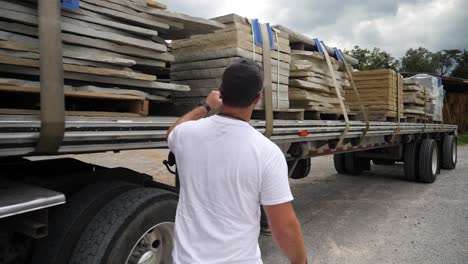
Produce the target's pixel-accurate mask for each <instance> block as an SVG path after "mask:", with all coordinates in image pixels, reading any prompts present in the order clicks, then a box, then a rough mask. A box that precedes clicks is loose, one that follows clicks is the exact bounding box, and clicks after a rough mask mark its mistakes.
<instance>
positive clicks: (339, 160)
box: [333, 154, 346, 174]
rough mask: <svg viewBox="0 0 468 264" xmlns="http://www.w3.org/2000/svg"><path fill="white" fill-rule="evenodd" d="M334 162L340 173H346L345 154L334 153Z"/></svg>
mask: <svg viewBox="0 0 468 264" xmlns="http://www.w3.org/2000/svg"><path fill="white" fill-rule="evenodd" d="M333 163H334V165H335V170H336V172H338V173H339V174H346V168H345V157H344V154H335V155H333Z"/></svg>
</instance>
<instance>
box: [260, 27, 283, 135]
mask: <svg viewBox="0 0 468 264" xmlns="http://www.w3.org/2000/svg"><path fill="white" fill-rule="evenodd" d="M261 31H262V41H263V47H262V48H263V49H262V50H263V76H264V80H263V88H264V89H263V98H264V102H265V105H264V108H265V136H266V137H267V138H270V137H271V135H272V134H273V90H272V87H271V53H270V48H271V45H270V43H271V42H270V31H269V30H268V26H267V25H266V24H261ZM278 89H279V87H278Z"/></svg>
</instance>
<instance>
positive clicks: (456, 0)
mask: <svg viewBox="0 0 468 264" xmlns="http://www.w3.org/2000/svg"><path fill="white" fill-rule="evenodd" d="M168 4H169V8H170V9H171V10H174V11H179V12H184V13H187V14H190V15H194V16H200V17H204V18H211V17H215V16H220V15H226V14H230V13H237V14H239V15H242V16H246V17H249V18H259V19H260V20H261V21H262V22H271V23H272V24H283V25H285V26H287V27H289V28H291V29H294V30H296V31H298V32H301V33H303V34H306V35H308V36H310V37H319V38H320V39H322V40H324V41H325V42H326V43H327V44H329V45H331V46H338V47H341V48H347V49H349V48H352V47H353V46H355V45H359V46H361V47H365V48H373V47H378V48H381V49H383V50H386V51H388V52H390V53H391V54H392V55H393V56H395V57H397V58H399V57H401V56H402V55H403V54H404V52H405V51H406V50H407V49H409V48H417V47H419V46H424V47H426V48H428V49H430V50H433V51H437V50H441V49H451V48H457V49H463V48H466V49H468V16H466V15H465V14H464V12H466V10H468V1H466V0H426V1H424V0H406V1H402V0H379V1H376V0H347V1H341V0H327V1H318V0H237V1H228V0H218V1H209V0H200V1H196V2H195V1H193V2H192V1H186V0H173V1H171V2H168Z"/></svg>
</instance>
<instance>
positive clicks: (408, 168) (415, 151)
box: [403, 140, 420, 182]
mask: <svg viewBox="0 0 468 264" xmlns="http://www.w3.org/2000/svg"><path fill="white" fill-rule="evenodd" d="M419 148H420V144H419V141H417V140H413V141H412V142H410V143H408V144H406V145H405V150H404V157H403V159H404V170H405V177H406V179H407V180H408V181H413V182H415V181H417V180H418V177H419Z"/></svg>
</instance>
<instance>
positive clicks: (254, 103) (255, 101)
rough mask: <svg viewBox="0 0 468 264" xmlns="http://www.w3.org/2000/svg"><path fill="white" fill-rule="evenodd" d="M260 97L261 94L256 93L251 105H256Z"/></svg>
mask: <svg viewBox="0 0 468 264" xmlns="http://www.w3.org/2000/svg"><path fill="white" fill-rule="evenodd" d="M260 99H262V94H259V95H257V97H255V100H254V101H253V103H252V104H253V106H256V105H257V104H258V102H260Z"/></svg>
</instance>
